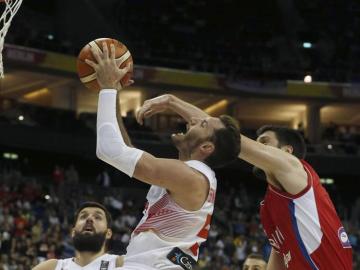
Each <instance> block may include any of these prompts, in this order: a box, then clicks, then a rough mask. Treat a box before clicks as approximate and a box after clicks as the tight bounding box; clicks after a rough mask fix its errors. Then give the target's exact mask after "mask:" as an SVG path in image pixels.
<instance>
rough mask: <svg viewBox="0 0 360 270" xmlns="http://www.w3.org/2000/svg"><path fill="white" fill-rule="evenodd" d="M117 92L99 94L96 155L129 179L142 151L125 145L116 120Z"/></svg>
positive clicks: (107, 91) (105, 91)
mask: <svg viewBox="0 0 360 270" xmlns="http://www.w3.org/2000/svg"><path fill="white" fill-rule="evenodd" d="M116 98H117V91H116V90H114V89H103V90H101V91H100V94H99V102H98V109H97V123H96V133H97V139H96V155H97V157H98V158H99V159H101V160H103V161H105V162H106V163H108V164H110V165H112V166H114V167H115V168H117V169H119V170H120V171H122V172H124V173H126V174H127V175H129V176H130V177H132V176H133V174H134V170H135V166H136V164H137V162H138V161H139V159H140V157H141V156H142V154H143V153H144V151H142V150H139V149H137V148H132V147H129V146H127V145H126V144H125V142H124V139H123V137H122V135H121V132H120V129H119V126H118V122H117V118H116Z"/></svg>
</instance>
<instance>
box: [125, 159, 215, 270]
mask: <svg viewBox="0 0 360 270" xmlns="http://www.w3.org/2000/svg"><path fill="white" fill-rule="evenodd" d="M185 163H186V164H187V165H188V166H190V167H191V168H193V169H195V170H197V171H199V172H201V173H202V174H203V175H205V176H206V178H207V179H208V181H209V184H210V189H209V194H208V197H207V200H206V201H205V203H204V204H203V206H202V207H201V209H199V210H197V211H187V210H185V209H183V208H182V207H180V206H179V205H178V204H176V202H175V201H174V200H173V199H172V197H171V196H170V195H169V193H168V192H167V191H166V189H164V188H161V187H158V186H151V188H150V190H149V192H148V194H147V197H146V198H147V201H148V202H147V205H146V207H145V210H144V216H143V218H142V219H141V221H140V222H139V224H138V226H137V227H136V228H135V230H134V232H133V233H132V236H131V240H130V243H129V245H128V247H127V253H126V256H125V265H124V266H125V268H126V266H131V265H132V264H139V263H140V264H143V265H146V266H147V267H152V268H153V269H174V270H175V269H192V268H191V265H192V264H193V263H195V262H196V261H197V259H198V252H199V246H200V244H201V243H203V242H205V241H206V239H207V236H208V232H209V229H210V221H211V216H212V213H213V211H214V202H215V194H216V187H217V181H216V178H215V173H214V171H213V170H211V169H210V167H208V166H207V165H206V164H204V163H203V162H200V161H197V160H191V161H187V162H185ZM174 177H176V176H174ZM189 192H191V190H189ZM189 265H190V266H189ZM184 267H185V268H184Z"/></svg>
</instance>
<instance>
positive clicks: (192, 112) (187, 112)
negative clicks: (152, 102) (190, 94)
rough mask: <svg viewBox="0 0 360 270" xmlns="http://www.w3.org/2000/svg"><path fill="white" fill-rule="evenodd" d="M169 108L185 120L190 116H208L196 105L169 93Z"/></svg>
mask: <svg viewBox="0 0 360 270" xmlns="http://www.w3.org/2000/svg"><path fill="white" fill-rule="evenodd" d="M168 106H169V109H170V110H172V111H174V112H176V113H177V114H179V115H180V116H181V117H182V118H184V119H185V121H187V122H189V121H190V119H191V117H199V118H203V117H208V116H209V115H208V114H207V113H206V112H204V111H203V110H201V109H199V108H198V107H196V106H194V105H192V104H190V103H188V102H186V101H183V100H181V99H179V98H177V97H176V96H173V95H170V100H169V104H168Z"/></svg>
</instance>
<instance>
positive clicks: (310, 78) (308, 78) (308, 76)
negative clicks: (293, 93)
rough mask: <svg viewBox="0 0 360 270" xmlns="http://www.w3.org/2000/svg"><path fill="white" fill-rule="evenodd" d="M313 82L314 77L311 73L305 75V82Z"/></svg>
mask: <svg viewBox="0 0 360 270" xmlns="http://www.w3.org/2000/svg"><path fill="white" fill-rule="evenodd" d="M311 82H312V77H311V75H306V76H305V77H304V83H311Z"/></svg>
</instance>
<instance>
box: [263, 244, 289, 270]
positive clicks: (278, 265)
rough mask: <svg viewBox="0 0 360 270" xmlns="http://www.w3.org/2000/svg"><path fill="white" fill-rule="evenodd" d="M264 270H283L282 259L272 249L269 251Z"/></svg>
mask: <svg viewBox="0 0 360 270" xmlns="http://www.w3.org/2000/svg"><path fill="white" fill-rule="evenodd" d="M266 270H285V266H284V263H283V261H282V258H281V257H280V255H279V254H278V253H276V252H275V250H274V249H271V254H270V258H269V262H268V264H267V267H266Z"/></svg>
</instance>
